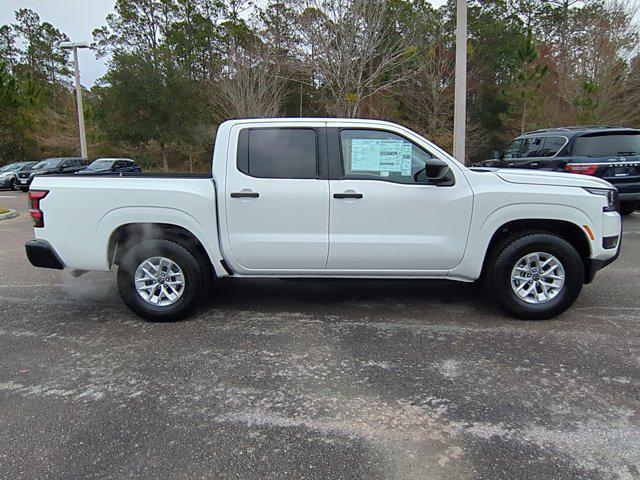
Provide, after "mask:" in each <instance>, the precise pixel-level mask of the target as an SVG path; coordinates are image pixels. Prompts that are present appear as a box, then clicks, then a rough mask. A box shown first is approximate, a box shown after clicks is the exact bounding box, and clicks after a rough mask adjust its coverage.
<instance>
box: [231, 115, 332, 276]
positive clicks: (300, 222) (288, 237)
mask: <svg viewBox="0 0 640 480" xmlns="http://www.w3.org/2000/svg"><path fill="white" fill-rule="evenodd" d="M298 125H299V124H298ZM323 127H324V124H321V123H318V124H317V125H314V124H313V123H310V124H309V126H305V127H300V126H291V127H285V126H283V127H277V128H276V127H256V128H253V127H251V128H245V129H243V130H241V131H240V132H239V136H238V151H237V160H236V164H235V165H234V164H233V159H234V158H235V157H236V156H235V155H233V154H230V155H229V158H230V160H229V161H230V164H229V165H227V176H226V192H225V202H226V221H227V227H228V228H227V231H228V234H229V239H228V240H229V245H230V248H231V251H232V253H233V257H234V259H235V261H236V262H237V263H238V264H239V265H240V266H241V268H242V269H245V270H260V271H276V270H277V271H295V270H299V269H305V270H313V269H324V268H325V266H326V262H327V254H328V247H329V234H328V230H329V181H328V180H327V179H326V175H321V173H322V165H321V162H322V161H323V160H324V161H326V153H325V151H326V143H325V142H326V141H325V138H324V130H325V129H324V128H323ZM321 176H324V177H325V178H324V179H321ZM292 273H295V272H292Z"/></svg>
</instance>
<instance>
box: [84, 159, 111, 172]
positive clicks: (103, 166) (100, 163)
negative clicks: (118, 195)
mask: <svg viewBox="0 0 640 480" xmlns="http://www.w3.org/2000/svg"><path fill="white" fill-rule="evenodd" d="M112 164H113V161H112V160H96V161H95V162H93V163H92V164H91V165H89V166H88V167H87V169H89V170H109V169H110V168H111V165H112Z"/></svg>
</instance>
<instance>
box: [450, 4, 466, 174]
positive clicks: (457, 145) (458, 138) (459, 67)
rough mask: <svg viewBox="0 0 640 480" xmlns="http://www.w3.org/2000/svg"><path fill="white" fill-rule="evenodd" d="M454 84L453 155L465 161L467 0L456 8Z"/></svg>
mask: <svg viewBox="0 0 640 480" xmlns="http://www.w3.org/2000/svg"><path fill="white" fill-rule="evenodd" d="M456 12H457V13H456V85H455V106H454V114H453V156H454V157H455V158H456V159H457V160H459V161H461V162H463V163H464V162H465V158H466V153H465V144H466V133H467V132H466V130H467V129H466V123H467V0H458V5H457V9H456Z"/></svg>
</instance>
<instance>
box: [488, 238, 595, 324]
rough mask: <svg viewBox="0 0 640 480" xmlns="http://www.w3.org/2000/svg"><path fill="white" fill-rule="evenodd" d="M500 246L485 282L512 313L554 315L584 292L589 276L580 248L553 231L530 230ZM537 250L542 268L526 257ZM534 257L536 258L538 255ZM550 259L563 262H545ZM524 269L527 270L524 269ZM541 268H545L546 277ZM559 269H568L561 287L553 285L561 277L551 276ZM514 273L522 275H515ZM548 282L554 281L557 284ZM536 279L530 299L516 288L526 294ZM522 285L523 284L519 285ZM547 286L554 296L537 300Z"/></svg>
mask: <svg viewBox="0 0 640 480" xmlns="http://www.w3.org/2000/svg"><path fill="white" fill-rule="evenodd" d="M498 248H502V249H501V250H500V251H499V252H497V254H496V255H494V256H493V257H492V258H490V259H489V260H488V262H489V263H488V265H487V270H486V273H485V282H486V283H487V285H486V286H487V290H488V291H489V292H490V294H491V295H492V296H493V298H494V299H495V301H496V302H497V303H498V305H499V306H500V307H501V308H502V309H503V310H504V311H505V312H507V313H509V314H510V315H513V316H516V317H518V318H522V319H524V320H546V319H550V318H553V317H556V316H558V315H560V314H561V313H563V312H564V311H565V310H567V309H568V308H569V307H570V306H571V305H573V303H574V302H575V301H576V299H577V298H578V296H579V295H580V292H581V291H582V285H583V284H584V279H585V271H584V263H583V261H582V258H581V257H580V254H579V253H578V251H577V250H576V249H575V248H574V247H573V245H571V244H570V243H569V242H567V241H566V240H564V239H562V238H560V237H557V236H555V235H553V234H550V233H534V234H531V233H530V234H522V235H520V236H515V237H512V238H511V239H509V240H508V241H507V242H505V243H503V244H501V246H498ZM535 253H541V254H542V255H540V256H539V258H540V261H539V262H537V265H538V266H540V265H542V266H543V268H542V269H540V268H537V267H531V266H530V264H529V262H528V260H524V257H525V256H526V255H529V254H535ZM551 257H554V258H553V259H552V258H551ZM531 259H535V256H534V257H531ZM547 260H549V262H550V263H549V265H555V264H556V263H559V266H556V267H555V268H551V267H549V266H544V265H545V263H546V262H547ZM521 261H523V262H524V263H521ZM531 263H532V264H534V263H536V262H531ZM523 265H524V267H522V266H523ZM517 266H518V267H517ZM516 267H517V268H518V269H516ZM550 268H551V271H550V270H549V269H550ZM521 270H527V271H526V273H520V271H521ZM539 271H540V272H543V274H542V275H544V278H542V277H541V274H540V273H539ZM515 272H517V273H515ZM555 272H560V273H559V275H562V272H564V283H563V284H560V283H558V284H557V286H558V287H559V288H553V287H554V286H555V282H557V281H559V280H556V279H552V278H550V276H554V277H556V275H555ZM514 274H515V275H517V276H518V279H515V280H514V279H512V275H514ZM520 275H523V276H524V277H527V278H526V280H528V278H529V277H530V278H531V280H528V281H523V280H521V277H520ZM533 280H538V281H537V282H534V281H533ZM542 282H545V283H542ZM546 282H554V285H551V284H549V283H546ZM533 283H536V286H534V287H533V288H534V289H535V291H534V292H533V293H531V294H529V295H528V296H527V298H526V299H523V298H522V297H521V296H519V294H517V293H516V291H515V290H516V289H518V290H519V291H520V295H525V294H526V293H527V291H529V289H530V288H531V287H532V286H533ZM523 284H524V285H523ZM560 285H561V286H560ZM520 286H522V287H523V288H519V287H520ZM545 290H548V297H551V298H548V299H546V300H544V298H543V300H542V301H540V302H539V303H536V302H538V294H537V293H536V292H540V293H539V295H540V296H541V297H546V296H547V293H544V291H545Z"/></svg>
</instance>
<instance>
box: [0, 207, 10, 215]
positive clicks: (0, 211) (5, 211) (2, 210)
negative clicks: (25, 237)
mask: <svg viewBox="0 0 640 480" xmlns="http://www.w3.org/2000/svg"><path fill="white" fill-rule="evenodd" d="M9 211H10V210H7V209H6V208H2V207H0V215H2V214H3V213H9Z"/></svg>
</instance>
